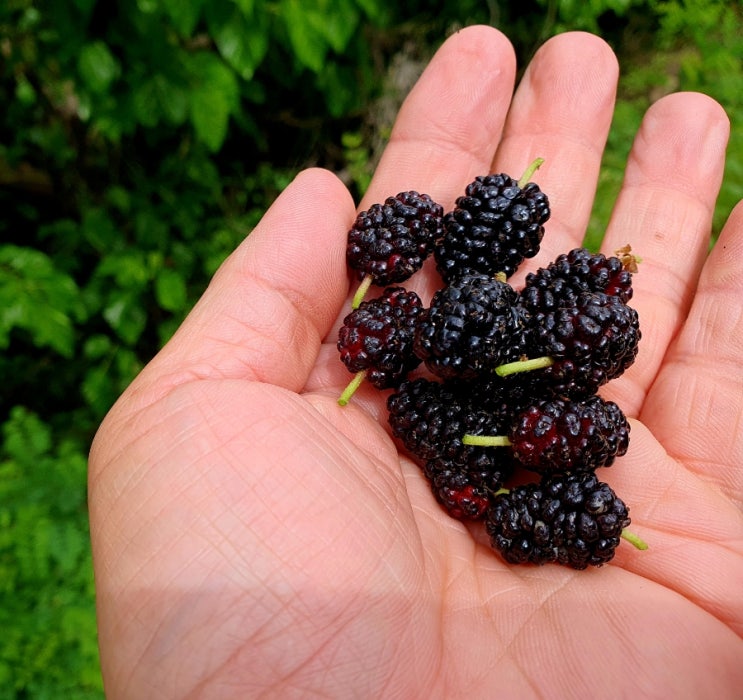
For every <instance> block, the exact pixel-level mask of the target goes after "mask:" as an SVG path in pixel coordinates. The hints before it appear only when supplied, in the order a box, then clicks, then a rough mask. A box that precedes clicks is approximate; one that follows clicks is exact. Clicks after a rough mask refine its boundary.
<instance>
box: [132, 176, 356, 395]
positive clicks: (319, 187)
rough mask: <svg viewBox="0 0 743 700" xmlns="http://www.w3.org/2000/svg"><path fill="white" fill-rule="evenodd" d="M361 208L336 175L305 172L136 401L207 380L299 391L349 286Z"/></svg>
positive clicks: (159, 359) (211, 290) (145, 379)
mask: <svg viewBox="0 0 743 700" xmlns="http://www.w3.org/2000/svg"><path fill="white" fill-rule="evenodd" d="M354 216H355V208H354V203H353V200H352V197H351V195H350V193H349V192H348V190H347V189H346V188H345V186H344V185H343V184H342V183H341V181H340V180H339V179H338V178H337V177H336V176H335V175H333V174H332V173H330V172H329V171H326V170H322V169H318V168H313V169H309V170H305V171H303V172H301V173H299V175H298V176H297V177H296V178H295V179H294V180H293V182H292V183H291V184H290V185H289V186H288V187H287V188H286V189H285V190H284V191H283V192H282V193H281V194H280V195H279V197H278V198H277V199H276V201H275V202H274V203H273V205H272V206H271V207H270V209H269V210H268V211H267V212H266V214H265V215H264V217H263V219H262V220H261V221H260V223H259V224H258V226H256V228H255V229H254V230H253V231H252V232H251V234H250V235H249V236H248V237H247V238H246V239H245V241H243V243H242V244H241V245H240V246H239V247H238V248H237V249H236V250H235V251H234V252H233V253H232V255H230V256H229V258H227V260H226V261H225V262H224V263H223V264H222V266H221V267H220V269H219V270H218V271H217V273H216V274H215V276H214V278H213V279H212V282H211V283H210V285H209V287H208V288H207V290H206V291H205V293H204V295H203V296H202V297H201V299H200V300H199V301H198V302H197V304H196V305H195V306H194V308H193V309H192V311H191V313H190V314H189V315H188V317H187V318H186V319H185V321H184V322H183V324H182V325H181V327H180V328H179V329H178V330H177V332H176V333H175V334H174V336H173V337H172V338H171V339H170V341H169V342H168V343H167V344H166V345H165V347H164V348H163V349H162V350H161V351H160V352H159V353H158V355H157V356H156V357H155V358H154V359H153V360H152V361H151V362H150V364H149V365H148V366H147V367H146V368H145V369H144V370H143V372H142V373H141V374H140V376H139V377H138V378H137V380H136V381H135V382H134V384H133V385H132V386H131V387H130V389H129V391H128V393H129V394H130V395H129V397H128V399H129V401H130V402H131V401H132V399H134V403H135V404H138V405H139V406H142V405H145V404H149V403H150V402H152V401H154V400H157V399H158V398H159V397H161V396H162V395H164V394H165V393H167V392H169V391H170V390H171V389H172V388H174V387H175V386H178V385H179V384H182V383H185V382H189V381H193V380H200V379H248V380H254V381H261V382H266V383H270V384H275V385H278V386H282V387H285V388H287V389H290V390H293V391H299V390H300V389H301V388H302V387H303V386H304V383H305V381H306V379H307V375H308V374H309V371H310V369H311V368H312V366H313V364H314V362H315V359H316V356H317V353H318V351H319V349H320V344H321V341H322V339H323V337H324V336H325V335H326V334H327V332H328V330H329V329H330V327H331V325H332V323H333V321H334V320H335V318H336V316H337V314H338V313H339V310H340V307H341V305H342V304H343V302H344V300H345V298H346V295H347V293H348V274H347V271H346V261H345V246H346V237H347V233H348V229H349V228H350V226H351V225H352V223H353V218H354ZM135 396H136V398H135ZM130 406H131V404H130Z"/></svg>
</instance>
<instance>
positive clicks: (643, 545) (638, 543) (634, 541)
mask: <svg viewBox="0 0 743 700" xmlns="http://www.w3.org/2000/svg"><path fill="white" fill-rule="evenodd" d="M620 537H621V538H622V539H623V540H627V542H629V543H630V544H631V545H633V546H635V547H637V549H647V548H648V543H647V542H645V540H643V539H642V538H641V537H639V536H638V535H636V534H635V533H634V532H630V531H629V530H627V529H626V528H625V529H624V530H622V534H621V535H620Z"/></svg>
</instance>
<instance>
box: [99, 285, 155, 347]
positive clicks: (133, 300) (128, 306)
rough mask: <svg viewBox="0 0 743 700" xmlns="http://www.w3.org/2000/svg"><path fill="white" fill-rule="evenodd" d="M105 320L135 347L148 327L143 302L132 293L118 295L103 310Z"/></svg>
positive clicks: (124, 339) (120, 336)
mask: <svg viewBox="0 0 743 700" xmlns="http://www.w3.org/2000/svg"><path fill="white" fill-rule="evenodd" d="M103 318H105V319H106V321H107V322H108V324H109V325H110V326H111V328H113V329H114V331H116V334H117V335H118V336H119V338H121V339H122V340H123V341H124V342H125V343H127V344H128V345H134V343H136V342H137V341H138V340H139V337H140V336H141V335H142V332H143V331H144V329H145V326H146V325H147V313H146V311H145V307H144V305H143V304H142V300H141V298H140V297H139V295H138V294H134V293H131V292H130V293H128V294H119V295H117V296H116V297H115V298H114V299H113V300H112V301H111V303H110V304H109V305H108V306H107V307H106V308H104V309H103Z"/></svg>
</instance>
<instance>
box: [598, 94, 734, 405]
mask: <svg viewBox="0 0 743 700" xmlns="http://www.w3.org/2000/svg"><path fill="white" fill-rule="evenodd" d="M728 135H729V122H728V119H727V116H726V115H725V113H724V111H723V109H722V108H721V107H720V106H719V105H718V104H717V103H716V102H714V101H713V100H712V99H711V98H709V97H706V96H704V95H700V94H696V93H678V94H674V95H669V96H668V97H666V98H664V99H662V100H660V101H658V102H657V103H655V104H654V105H653V106H652V107H651V108H650V109H649V110H648V112H647V114H646V116H645V118H644V120H643V122H642V125H641V127H640V130H639V132H638V134H637V136H636V138H635V141H634V144H633V146H632V150H631V153H630V156H629V159H628V163H627V169H626V172H625V180H624V183H623V185H622V190H621V193H620V195H619V197H618V199H617V203H616V205H615V209H614V212H613V215H612V218H611V221H610V223H609V227H608V230H607V232H606V237H605V239H604V242H603V250H604V252H605V253H611V252H613V251H614V250H616V249H617V248H619V247H621V246H623V245H625V244H628V243H629V244H630V245H631V246H632V249H633V251H634V252H635V253H636V254H637V255H639V256H640V257H641V259H642V262H641V263H640V267H639V272H638V273H637V274H636V275H634V279H633V287H634V290H635V292H634V296H633V298H632V302H631V304H632V306H634V307H635V308H636V309H637V310H638V313H639V315H640V327H641V329H642V332H643V337H642V341H641V342H640V353H639V355H638V358H637V361H636V362H635V364H634V365H633V366H632V367H630V369H629V370H628V371H627V372H626V373H625V375H624V376H622V377H621V378H620V379H619V380H617V383H616V384H615V385H614V386H612V387H611V390H610V392H614V393H613V394H612V396H613V397H616V400H620V399H619V395H620V394H621V401H622V402H623V405H625V406H626V407H627V410H628V412H629V413H630V414H631V415H637V411H639V409H640V405H641V403H642V401H643V399H644V397H645V394H646V392H647V391H648V389H649V387H650V386H651V384H652V382H653V381H654V380H655V377H656V375H657V373H658V369H659V367H660V365H661V362H662V361H663V358H664V356H665V353H666V350H667V348H668V344H669V342H670V341H671V339H672V338H673V337H674V335H675V334H676V333H677V332H678V330H679V327H680V325H681V323H682V322H683V320H684V318H685V317H686V314H687V311H688V309H689V304H690V302H691V299H692V297H693V294H694V292H695V290H696V285H697V279H698V276H699V271H700V270H701V268H702V264H703V262H704V259H705V256H706V254H707V250H708V247H709V241H710V232H711V227H712V214H713V210H714V205H715V200H716V198H717V195H718V192H719V188H720V182H721V179H722V173H723V168H724V161H725V148H726V146H727V139H728ZM613 384H614V383H613Z"/></svg>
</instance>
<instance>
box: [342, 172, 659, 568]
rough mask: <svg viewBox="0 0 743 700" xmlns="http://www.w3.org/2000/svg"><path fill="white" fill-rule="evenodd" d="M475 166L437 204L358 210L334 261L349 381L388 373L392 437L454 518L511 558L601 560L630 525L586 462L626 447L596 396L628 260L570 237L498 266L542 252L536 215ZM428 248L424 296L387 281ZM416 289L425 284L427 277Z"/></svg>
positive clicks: (542, 202) (417, 201) (530, 199)
mask: <svg viewBox="0 0 743 700" xmlns="http://www.w3.org/2000/svg"><path fill="white" fill-rule="evenodd" d="M540 164H541V159H537V160H535V161H533V162H532V164H531V165H530V166H529V167H528V168H527V171H526V172H525V173H524V175H523V176H522V178H521V179H520V180H519V181H515V180H514V179H513V178H511V177H510V176H508V175H505V174H502V173H501V174H490V175H482V176H479V177H477V178H476V179H475V180H474V181H472V182H471V183H470V184H469V185H468V186H467V187H466V189H465V192H464V194H463V195H462V196H460V197H459V198H458V199H456V203H455V207H454V208H453V210H452V211H450V212H448V213H446V214H444V213H443V210H442V209H441V207H439V206H438V205H437V204H436V203H435V202H433V201H432V200H431V199H430V197H428V196H427V195H419V194H418V193H416V192H414V191H409V192H403V193H400V194H399V195H397V196H396V197H390V198H388V199H387V200H385V202H384V203H383V204H379V205H373V206H372V207H370V208H369V210H367V211H366V212H362V213H361V214H359V216H358V217H357V220H356V222H355V224H354V227H353V228H352V229H351V231H350V232H349V238H348V246H347V259H348V263H349V266H350V267H351V268H352V269H354V270H356V271H357V273H358V276H359V278H360V279H361V284H360V285H359V287H358V290H357V292H356V295H355V296H354V300H353V304H352V307H353V309H354V311H353V312H352V313H351V314H349V315H348V316H347V317H346V319H345V320H344V324H343V327H342V329H341V331H340V334H339V338H338V349H339V351H340V353H341V359H342V361H343V362H344V363H345V365H346V367H347V368H348V369H349V371H351V372H354V373H355V376H354V380H353V381H352V382H351V383H350V384H349V386H348V387H347V388H346V390H345V391H344V392H343V394H342V395H341V398H340V399H339V403H340V404H342V405H343V404H345V403H346V402H347V401H348V399H349V397H350V396H351V395H352V394H353V391H355V387H356V386H358V384H359V383H360V382H361V381H363V380H364V379H368V381H369V383H370V384H372V385H373V386H375V387H377V388H379V389H392V391H391V392H390V394H389V396H388V397H387V400H386V407H387V418H388V422H389V426H390V428H391V434H392V437H393V438H394V439H395V440H397V441H398V442H399V443H400V448H401V449H403V450H405V451H406V452H407V453H408V454H409V456H410V457H411V458H412V459H413V460H414V461H415V462H416V463H417V464H418V466H419V468H420V472H421V474H422V475H423V476H424V478H425V479H426V481H427V483H428V486H429V488H430V490H431V492H432V494H433V496H434V498H435V500H436V501H437V502H438V504H439V505H440V506H441V507H442V508H443V510H444V511H445V512H446V513H448V514H449V515H450V516H451V517H453V518H456V519H459V520H467V521H478V520H479V521H484V527H485V531H486V534H487V536H488V537H489V539H490V543H491V545H492V547H493V549H494V550H496V551H497V552H498V553H500V554H501V556H502V558H503V559H504V560H505V561H506V562H509V563H519V564H523V563H531V564H546V563H550V562H553V563H558V564H562V565H565V566H570V567H572V568H574V569H584V568H586V567H588V566H600V565H602V564H604V563H606V562H608V561H610V560H611V559H612V558H613V556H614V553H615V551H616V548H617V546H618V544H619V541H620V538H624V539H626V540H628V541H630V542H632V544H634V545H635V546H636V547H637V548H639V549H644V548H646V546H647V545H645V543H644V542H642V541H641V540H640V539H639V538H638V537H636V536H635V535H633V534H632V533H630V532H628V531H627V529H626V528H627V526H628V525H629V524H630V518H629V509H628V507H627V506H626V504H625V503H624V502H623V501H622V500H621V499H620V498H619V497H618V496H617V495H616V493H614V491H612V489H611V488H609V486H608V485H607V484H605V483H603V482H601V481H600V480H599V479H598V478H597V476H596V472H597V470H599V469H600V468H602V467H609V466H611V465H613V464H614V462H615V461H616V460H617V458H619V457H621V456H623V455H624V454H626V453H627V451H628V447H629V439H630V423H629V421H628V420H627V418H626V416H625V415H624V413H623V412H622V410H621V409H620V407H619V406H618V405H617V404H616V403H613V402H611V401H607V400H605V399H603V398H602V397H600V396H599V395H598V393H597V392H598V390H599V389H600V388H601V387H603V386H604V385H605V384H606V383H607V382H609V381H611V380H613V379H615V378H617V377H619V376H621V375H622V373H623V372H624V371H625V370H626V369H627V368H628V367H630V366H631V365H632V364H633V362H634V361H635V359H636V357H637V352H638V343H639V341H640V338H641V334H640V327H639V318H638V315H637V312H636V311H635V310H634V309H633V308H631V307H630V306H629V301H630V299H631V298H632V296H633V287H632V277H633V274H634V272H635V271H636V269H637V268H636V263H637V262H638V258H636V256H635V255H634V254H633V253H632V252H631V249H630V247H629V246H626V247H625V248H623V249H620V250H618V251H616V252H615V254H614V255H610V256H605V255H603V254H600V253H592V252H590V251H588V250H586V249H585V248H575V249H573V250H570V251H569V252H567V253H564V254H562V255H559V256H557V258H556V259H554V260H553V261H552V262H551V263H549V264H548V265H547V266H546V267H541V268H538V269H537V270H536V271H535V272H532V273H530V274H527V275H526V277H525V282H524V284H523V286H522V288H521V289H520V290H517V289H515V288H514V287H513V286H512V285H511V284H509V282H508V279H509V277H511V276H512V275H513V274H514V272H516V270H517V268H518V266H519V265H520V264H521V262H522V261H523V260H525V259H526V258H530V257H533V256H534V255H536V253H537V252H538V250H539V247H540V245H541V241H542V236H543V234H544V224H545V222H546V221H547V220H548V219H549V217H550V205H549V200H548V198H547V196H546V195H545V194H544V193H543V192H542V191H541V190H540V188H539V187H538V186H537V185H536V184H534V183H532V182H529V178H530V177H531V175H532V174H533V173H534V172H535V170H536V168H538V167H539V165H540ZM431 252H433V255H434V258H435V262H436V267H437V270H438V271H439V273H440V275H441V278H442V279H443V284H442V285H440V286H439V288H438V289H435V290H433V293H432V295H431V299H430V302H429V303H428V305H427V306H424V304H423V303H422V301H421V299H420V298H418V297H417V296H416V295H415V294H414V293H412V292H406V290H405V289H404V288H402V287H393V286H389V287H387V289H385V291H384V293H383V294H382V296H381V297H380V298H379V299H376V300H372V301H370V302H366V301H364V300H363V299H364V295H365V294H366V293H367V291H368V289H369V286H370V285H371V284H372V283H375V284H378V285H382V286H386V285H395V284H399V283H401V282H402V281H403V280H405V279H407V278H408V277H409V276H410V275H412V274H413V273H414V272H415V271H416V270H418V269H420V267H421V266H422V264H423V261H424V260H425V259H426V256H428V255H429V254H430V253H431ZM423 288H424V289H425V287H423Z"/></svg>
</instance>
